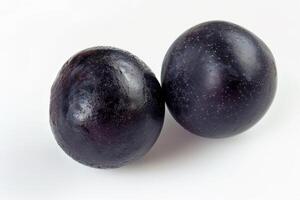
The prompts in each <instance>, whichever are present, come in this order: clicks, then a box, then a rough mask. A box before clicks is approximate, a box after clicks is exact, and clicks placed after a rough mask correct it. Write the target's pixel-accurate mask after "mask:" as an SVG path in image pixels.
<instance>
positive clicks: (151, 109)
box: [50, 47, 165, 168]
mask: <svg viewBox="0 0 300 200" xmlns="http://www.w3.org/2000/svg"><path fill="white" fill-rule="evenodd" d="M164 110H165V109H164V99H163V96H162V90H161V87H160V85H159V82H158V81H157V79H156V78H155V76H154V74H153V73H152V72H151V71H150V69H149V68H148V67H147V66H146V65H145V64H144V63H143V62H142V61H141V60H139V59H138V58H137V57H135V56H134V55H132V54H130V53H128V52H125V51H122V50H120V49H115V48H108V47H95V48H90V49H86V50H84V51H81V52H79V53H78V54H76V55H75V56H73V57H72V58H70V59H69V60H68V61H67V62H66V63H65V64H64V66H63V68H62V69H61V71H60V73H59V74H58V77H57V78H56V80H55V82H54V84H53V86H52V89H51V103H50V123H51V127H52V131H53V133H54V136H55V139H56V140H57V142H58V144H59V145H60V146H61V148H62V149H63V150H64V151H65V152H66V153H67V154H68V155H69V156H71V157H72V158H73V159H75V160H77V161H79V162H81V163H83V164H85V165H89V166H92V167H97V168H115V167H120V166H122V165H125V164H126V163H128V162H129V161H132V160H135V159H138V158H140V157H141V156H143V155H144V154H145V153H146V152H148V151H149V149H150V148H151V147H152V145H153V144H154V142H155V141H156V139H157V137H158V136H159V134H160V131H161V128H162V125H163V120H164Z"/></svg>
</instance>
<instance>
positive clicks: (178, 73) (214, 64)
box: [161, 21, 277, 138]
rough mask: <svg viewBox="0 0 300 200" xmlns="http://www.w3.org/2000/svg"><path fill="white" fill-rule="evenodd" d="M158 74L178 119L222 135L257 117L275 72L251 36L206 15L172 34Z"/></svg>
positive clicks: (203, 133) (264, 105)
mask: <svg viewBox="0 0 300 200" xmlns="http://www.w3.org/2000/svg"><path fill="white" fill-rule="evenodd" d="M161 79H162V87H163V92H164V95H165V99H166V103H167V106H168V108H169V110H170V112H171V114H172V115H173V117H174V118H175V119H176V121H177V122H178V123H180V124H181V125H182V126H183V127H184V128H185V129H187V130H189V131H190V132H192V133H194V134H197V135H200V136H204V137H210V138H222V137H228V136H232V135H235V134H238V133H241V132H243V131H245V130H247V129H248V128H250V127H251V126H253V125H254V124H255V123H256V122H257V121H259V120H260V119H261V118H262V116H263V115H264V114H265V113H266V111H267V110H268V108H269V106H270V104H271V103H272V100H273V98H274V95H275V91H276V85H277V72H276V66H275V61H274V58H273V56H272V54H271V52H270V50H269V49H268V47H267V46H266V45H265V44H264V42H263V41H262V40H260V39H259V38H258V37H257V36H255V35H254V34H253V33H251V32H249V31H247V30H246V29H244V28H242V27H240V26H238V25H235V24H233V23H229V22H223V21H210V22H206V23H203V24H199V25H197V26H195V27H192V28H191V29H189V30H187V31H186V32H184V33H183V34H182V35H181V36H180V37H179V38H177V39H176V41H175V42H174V43H173V44H172V46H171V47H170V48H169V50H168V52H167V54H166V56H165V58H164V62H163V68H162V74H161Z"/></svg>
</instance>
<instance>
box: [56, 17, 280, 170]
mask: <svg viewBox="0 0 300 200" xmlns="http://www.w3.org/2000/svg"><path fill="white" fill-rule="evenodd" d="M161 82H162V87H161V86H160V84H159V82H158V81H157V79H156V78H155V75H154V74H153V73H152V72H151V70H150V69H149V68H148V67H147V66H146V64H145V63H144V62H142V61H141V60H140V59H138V58H137V57H136V56H134V55H132V54H130V53H129V52H126V51H123V50H120V49H117V48H111V47H95V48H89V49H86V50H83V51H81V52H79V53H78V54H76V55H74V56H73V57H71V58H70V59H69V60H68V61H67V62H66V63H65V64H64V66H63V68H62V69H61V71H60V72H59V74H58V76H57V78H56V80H55V82H54V84H53V86H52V90H51V103H50V123H51V127H52V131H53V133H54V135H55V138H56V140H57V142H58V144H59V145H60V146H61V148H62V149H63V150H64V151H65V152H66V153H67V154H68V155H69V156H71V157H72V158H73V159H75V160H77V161H79V162H80V163H83V164H85V165H88V166H92V167H97V168H115V167H120V166H123V165H125V164H127V163H128V162H130V161H132V160H136V159H138V158H140V157H142V156H143V155H144V154H145V153H147V152H148V151H149V149H150V148H151V147H152V145H153V144H154V143H155V141H156V140H157V138H158V136H159V134H160V131H161V129H162V126H163V121H164V113H165V102H166V104H167V106H168V108H169V111H170V113H171V114H172V116H173V117H174V118H175V120H176V121H177V122H178V123H179V124H180V125H182V126H183V127H184V128H185V129H187V130H188V131H190V132H191V133H194V134H196V135H200V136H204V137H210V138H222V137H228V136H232V135H235V134H238V133H241V132H243V131H245V130H246V129H248V128H250V127H251V126H252V125H254V124H255V123H256V122H257V121H258V120H259V119H260V118H261V117H262V116H263V115H264V114H265V112H266V111H267V110H268V108H269V106H270V104H271V102H272V100H273V98H274V95H275V91H276V82H277V73H276V67H275V62H274V58H273V56H272V54H271V52H270V50H269V49H268V47H267V46H266V45H265V44H264V43H263V41H262V40H260V39H259V38H258V37H257V36H255V35H254V34H253V33H251V32H249V31H247V30H245V29H244V28H242V27H240V26H238V25H235V24H232V23H228V22H222V21H211V22H206V23H202V24H200V25H197V26H195V27H192V28H191V29H189V30H187V31H186V32H184V33H183V34H182V35H181V36H180V37H179V38H178V39H176V41H175V42H174V43H173V44H172V46H171V47H170V48H169V50H168V52H167V54H166V56H165V58H164V61H163V66H162V73H161Z"/></svg>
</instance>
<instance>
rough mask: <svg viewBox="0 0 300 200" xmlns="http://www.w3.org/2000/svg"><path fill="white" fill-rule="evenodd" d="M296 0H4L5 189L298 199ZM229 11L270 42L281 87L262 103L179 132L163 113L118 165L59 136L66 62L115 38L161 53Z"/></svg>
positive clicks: (92, 195) (0, 130) (1, 100)
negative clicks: (92, 164)
mask: <svg viewBox="0 0 300 200" xmlns="http://www.w3.org/2000/svg"><path fill="white" fill-rule="evenodd" d="M299 9H300V1H299V0H294V1H292V0H285V1H274V0H272V1H271V0H270V1H267V0H265V1H262V0H252V1H238V0H236V1H232V0H228V1H214V0H206V1H200V0H195V1H189V0H184V1H178V2H177V1H175V0H170V1H162V0H159V1H154V0H151V1H150V0H149V1H137V0H131V1H124V0H123V1H122V0H120V1H112V0H105V1H100V0H98V1H96V0H95V1H78V0H76V1H75V0H69V1H67V0H51V1H50V0H49V1H39V0H26V1H21V0H0V25H1V26H0V61H1V62H0V69H1V70H0V72H1V77H0V91H1V97H0V105H1V108H0V110H1V112H0V125H1V126H0V160H1V164H0V199H2V200H7V199H22V200H23V199H30V200H35V199H39V200H40V199H43V200H44V199H73V200H75V199H80V200H83V199H103V200H111V199H131V200H134V199H139V200H140V199H152V200H153V199H163V200H165V199H171V200H174V199H188V200H191V199H203V200H224V199H228V200H268V199H270V200H276V199H278V200H279V199H280V200H282V199H288V200H294V199H300V190H299V185H300V170H299V169H300V127H299V123H300V106H299V99H300V51H299V46H300V23H299V19H300V12H299ZM214 19H220V20H227V21H232V22H234V23H237V24H239V25H241V26H243V27H245V28H247V29H249V30H251V31H252V32H254V33H255V34H256V35H258V36H259V37H260V38H261V39H263V40H264V41H265V42H266V44H267V45H268V46H269V47H270V49H271V50H272V52H273V54H274V56H275V58H276V62H277V70H278V78H279V80H278V90H277V95H276V98H275V101H274V102H273V104H272V106H271V109H270V110H269V112H268V113H267V115H266V116H265V117H264V118H263V119H262V120H261V121H260V122H259V123H258V124H257V125H256V126H255V127H253V128H252V129H250V130H249V131H247V132H245V133H243V134H241V135H238V136H236V137H233V138H229V139H225V140H207V139H203V138H200V137H197V136H194V135H192V134H188V133H186V132H185V131H184V130H183V129H182V128H181V127H179V126H178V125H177V124H176V122H174V120H173V119H172V118H170V116H169V114H168V113H167V115H166V120H165V125H164V129H163V131H162V135H161V137H160V138H159V140H158V142H157V143H156V144H155V146H154V147H153V149H152V150H151V151H150V152H149V153H148V154H147V155H146V157H145V158H143V159H142V160H139V161H138V162H135V163H133V164H131V165H129V166H126V167H123V168H120V169H114V170H98V169H93V168H89V167H86V166H83V165H81V164H79V163H77V162H75V161H73V160H72V159H71V158H69V157H68V156H67V155H66V154H65V153H63V151H62V150H61V149H60V148H59V147H58V145H57V144H56V142H55V140H54V138H53V136H52V133H51V131H50V128H49V123H48V104H49V92H50V87H51V84H52V82H53V81H54V78H55V76H56V74H57V72H58V71H59V69H60V68H61V66H62V65H63V63H64V62H65V61H66V60H67V59H68V58H69V57H70V56H72V55H73V54H74V53H77V52H78V51H80V50H82V49H85V48H87V47H92V46H97V45H110V46H116V47H119V48H122V49H126V50H128V51H130V52H132V53H133V54H135V55H137V56H138V57H140V58H141V59H142V60H144V61H145V62H146V63H147V64H148V66H149V67H150V68H151V69H152V70H153V71H154V72H155V74H156V75H157V77H158V78H159V79H160V68H161V63H162V59H163V57H164V54H165V53H166V50H167V49H168V47H169V46H170V44H171V43H172V42H173V41H174V40H175V38H177V36H179V35H180V34H181V33H182V32H183V31H185V30H186V29H188V28H190V27H191V26H193V25H196V24H198V23H201V22H204V21H207V20H214Z"/></svg>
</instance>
